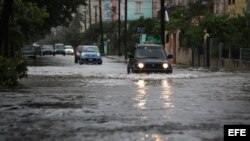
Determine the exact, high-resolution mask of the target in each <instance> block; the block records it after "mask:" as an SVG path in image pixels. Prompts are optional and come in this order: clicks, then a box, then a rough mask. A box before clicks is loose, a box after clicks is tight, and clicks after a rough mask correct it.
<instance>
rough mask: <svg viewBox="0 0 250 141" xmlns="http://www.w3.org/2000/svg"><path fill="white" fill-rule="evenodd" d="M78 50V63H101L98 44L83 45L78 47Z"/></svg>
mask: <svg viewBox="0 0 250 141" xmlns="http://www.w3.org/2000/svg"><path fill="white" fill-rule="evenodd" d="M80 49H81V50H80ZM79 52H80V57H79V64H83V63H94V64H102V58H101V54H100V51H99V48H98V46H94V45H83V46H80V47H79Z"/></svg>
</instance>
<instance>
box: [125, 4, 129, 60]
mask: <svg viewBox="0 0 250 141" xmlns="http://www.w3.org/2000/svg"><path fill="white" fill-rule="evenodd" d="M127 12H128V0H125V28H124V47H125V50H124V57H125V60H127V59H128V58H127V49H128V48H127V46H128V44H127V30H128V29H127V22H128V21H127V20H128V17H127V16H128V13H127Z"/></svg>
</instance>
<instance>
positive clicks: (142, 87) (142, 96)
mask: <svg viewBox="0 0 250 141" xmlns="http://www.w3.org/2000/svg"><path fill="white" fill-rule="evenodd" d="M135 84H136V86H137V95H136V98H135V100H136V101H137V103H136V105H135V107H137V108H139V109H146V106H145V105H146V102H147V99H146V89H147V87H146V82H145V81H144V80H138V81H137V82H136V83H135Z"/></svg>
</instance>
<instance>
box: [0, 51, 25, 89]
mask: <svg viewBox="0 0 250 141" xmlns="http://www.w3.org/2000/svg"><path fill="white" fill-rule="evenodd" d="M16 56H17V57H16V58H12V59H8V58H4V57H2V56H0V90H2V89H7V88H12V87H15V86H16V85H17V84H18V79H21V78H23V77H26V76H27V67H26V66H27V62H26V60H25V59H24V58H23V57H21V55H16Z"/></svg>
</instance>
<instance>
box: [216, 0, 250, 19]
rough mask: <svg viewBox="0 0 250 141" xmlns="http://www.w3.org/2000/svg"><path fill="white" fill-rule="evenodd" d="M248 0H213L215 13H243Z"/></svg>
mask: <svg viewBox="0 0 250 141" xmlns="http://www.w3.org/2000/svg"><path fill="white" fill-rule="evenodd" d="M247 3H249V0H214V13H215V14H229V15H231V16H237V15H244V11H246V10H247Z"/></svg>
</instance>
